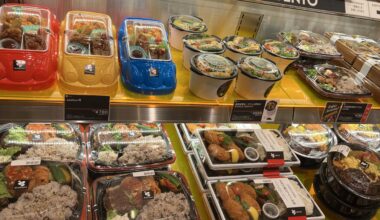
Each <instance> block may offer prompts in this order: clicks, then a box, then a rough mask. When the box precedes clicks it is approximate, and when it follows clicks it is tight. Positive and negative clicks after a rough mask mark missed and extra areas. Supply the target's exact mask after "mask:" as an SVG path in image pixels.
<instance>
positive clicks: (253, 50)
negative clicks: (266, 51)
mask: <svg viewBox="0 0 380 220" xmlns="http://www.w3.org/2000/svg"><path fill="white" fill-rule="evenodd" d="M224 42H225V44H226V46H227V47H228V48H230V49H231V50H234V51H236V52H238V53H243V54H246V55H259V54H260V53H261V45H260V44H259V43H258V42H257V41H256V40H255V39H253V38H250V37H241V36H230V37H226V38H225V39H224Z"/></svg>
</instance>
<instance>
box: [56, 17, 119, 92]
mask: <svg viewBox="0 0 380 220" xmlns="http://www.w3.org/2000/svg"><path fill="white" fill-rule="evenodd" d="M115 37H116V31H115V28H114V27H113V25H112V21H111V18H110V17H109V16H108V15H105V14H100V13H94V12H85V11H69V12H68V13H67V14H66V17H65V20H64V21H63V22H62V23H61V32H60V43H59V85H60V88H61V90H62V91H63V92H64V93H72V94H83V93H89V94H100V95H112V94H114V93H115V92H116V90H117V87H118V79H119V61H118V54H117V49H116V40H114V38H115Z"/></svg>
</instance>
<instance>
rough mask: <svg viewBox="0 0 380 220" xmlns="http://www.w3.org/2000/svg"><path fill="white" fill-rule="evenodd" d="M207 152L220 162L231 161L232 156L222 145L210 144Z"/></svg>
mask: <svg viewBox="0 0 380 220" xmlns="http://www.w3.org/2000/svg"><path fill="white" fill-rule="evenodd" d="M207 151H208V153H209V154H210V156H212V157H214V158H216V159H217V160H219V161H222V162H225V161H231V154H230V153H229V152H228V151H226V149H224V148H223V147H221V146H220V145H217V144H210V145H208V147H207Z"/></svg>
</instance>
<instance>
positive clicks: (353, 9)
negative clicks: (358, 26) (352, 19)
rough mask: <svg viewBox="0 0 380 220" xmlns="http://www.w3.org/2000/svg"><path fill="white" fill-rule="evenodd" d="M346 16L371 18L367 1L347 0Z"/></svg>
mask: <svg viewBox="0 0 380 220" xmlns="http://www.w3.org/2000/svg"><path fill="white" fill-rule="evenodd" d="M345 4H346V14H350V15H359V16H364V17H369V9H368V2H367V0H346V1H345Z"/></svg>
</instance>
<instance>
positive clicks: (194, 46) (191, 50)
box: [182, 34, 225, 70]
mask: <svg viewBox="0 0 380 220" xmlns="http://www.w3.org/2000/svg"><path fill="white" fill-rule="evenodd" d="M224 51H225V47H224V44H223V43H222V40H220V38H218V37H216V36H214V35H208V34H188V35H186V36H185V37H184V38H183V55H182V56H183V66H184V67H185V68H186V69H188V70H190V62H191V61H190V59H191V58H192V57H193V56H194V55H197V54H201V53H209V54H220V55H221V54H223V53H224Z"/></svg>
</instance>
